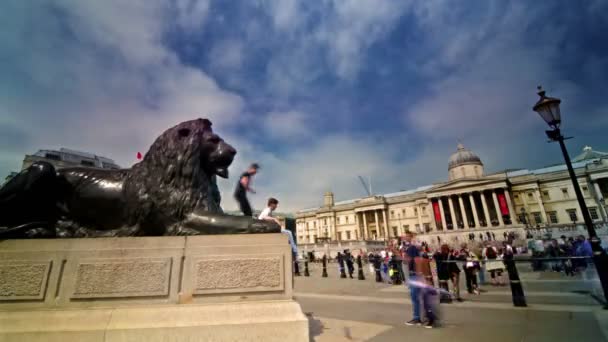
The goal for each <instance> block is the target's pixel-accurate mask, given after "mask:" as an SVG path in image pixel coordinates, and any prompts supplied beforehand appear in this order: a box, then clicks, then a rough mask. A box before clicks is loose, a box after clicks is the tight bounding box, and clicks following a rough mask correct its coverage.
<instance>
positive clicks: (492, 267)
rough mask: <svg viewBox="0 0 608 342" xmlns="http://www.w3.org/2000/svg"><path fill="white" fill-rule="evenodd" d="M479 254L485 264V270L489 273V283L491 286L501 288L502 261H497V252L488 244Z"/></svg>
mask: <svg viewBox="0 0 608 342" xmlns="http://www.w3.org/2000/svg"><path fill="white" fill-rule="evenodd" d="M481 254H482V256H483V258H484V260H485V262H486V270H487V271H488V272H490V277H491V280H490V283H491V284H492V286H502V285H503V281H502V272H503V270H504V264H503V262H502V260H498V256H499V254H498V250H497V249H496V247H494V246H492V245H491V244H489V243H488V244H487V245H486V247H485V248H484V249H483V251H482V253H481Z"/></svg>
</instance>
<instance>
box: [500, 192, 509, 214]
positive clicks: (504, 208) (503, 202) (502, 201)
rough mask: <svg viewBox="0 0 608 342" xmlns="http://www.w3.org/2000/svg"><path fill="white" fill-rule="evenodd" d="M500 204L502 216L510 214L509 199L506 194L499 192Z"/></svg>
mask: <svg viewBox="0 0 608 342" xmlns="http://www.w3.org/2000/svg"><path fill="white" fill-rule="evenodd" d="M497 196H498V204H499V205H500V213H501V214H502V216H505V215H509V207H508V206H507V199H506V198H505V194H497Z"/></svg>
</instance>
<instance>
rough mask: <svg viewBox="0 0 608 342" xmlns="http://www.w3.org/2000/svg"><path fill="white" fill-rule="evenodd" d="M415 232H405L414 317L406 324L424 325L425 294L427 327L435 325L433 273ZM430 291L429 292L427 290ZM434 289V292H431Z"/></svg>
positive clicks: (405, 254)
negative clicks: (429, 282)
mask: <svg viewBox="0 0 608 342" xmlns="http://www.w3.org/2000/svg"><path fill="white" fill-rule="evenodd" d="M413 239H414V234H413V233H412V232H406V234H405V242H406V245H405V253H404V256H405V261H406V264H407V269H408V273H409V278H408V282H407V284H408V286H409V289H410V296H411V300H412V316H413V317H412V319H411V320H410V321H407V322H406V323H405V324H406V325H410V326H412V325H423V323H422V320H421V315H420V306H421V304H422V303H421V295H422V296H424V299H425V301H424V310H425V313H426V318H427V321H426V322H425V323H424V327H425V328H433V327H435V320H436V317H435V313H434V310H433V306H432V305H433V304H432V295H433V293H434V291H435V289H434V288H433V286H432V284H431V285H429V284H428V280H429V278H430V279H431V282H432V273H431V268H430V262H429V261H430V260H429V258H428V255H427V258H426V259H425V258H423V257H422V253H421V251H420V249H419V248H418V246H416V245H415V244H414V241H413ZM425 291H428V292H425ZM431 291H433V292H431Z"/></svg>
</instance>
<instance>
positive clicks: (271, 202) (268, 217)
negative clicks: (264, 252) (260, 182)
mask: <svg viewBox="0 0 608 342" xmlns="http://www.w3.org/2000/svg"><path fill="white" fill-rule="evenodd" d="M278 205H279V201H278V200H277V199H276V198H272V197H271V198H269V199H268V205H267V206H266V209H264V210H262V213H261V214H260V216H259V217H258V219H259V220H265V221H273V222H275V223H276V224H278V225H279V226H281V233H283V234H285V235H287V238H288V239H289V244H290V245H291V251H292V253H293V256H294V259H295V258H296V257H297V255H298V246H296V243H295V242H294V241H293V234H292V233H291V231H289V230H287V229H285V227H283V225H281V222H280V221H279V220H277V219H276V218H274V217H272V212H273V211H275V210H276V209H277V206H278Z"/></svg>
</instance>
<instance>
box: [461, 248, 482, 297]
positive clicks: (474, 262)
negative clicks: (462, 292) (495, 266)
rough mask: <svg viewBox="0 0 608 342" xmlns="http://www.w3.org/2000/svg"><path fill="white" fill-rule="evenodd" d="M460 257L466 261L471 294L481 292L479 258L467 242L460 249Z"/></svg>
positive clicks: (466, 274)
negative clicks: (478, 277)
mask: <svg viewBox="0 0 608 342" xmlns="http://www.w3.org/2000/svg"><path fill="white" fill-rule="evenodd" d="M460 258H461V259H462V260H464V261H465V265H464V276H465V280H466V283H467V291H468V292H469V293H470V294H477V295H478V294H479V286H478V285H477V274H476V273H477V270H478V269H479V258H478V257H477V255H475V253H473V252H471V251H470V250H469V248H468V247H467V245H466V244H464V245H463V246H462V249H461V250H460Z"/></svg>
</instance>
